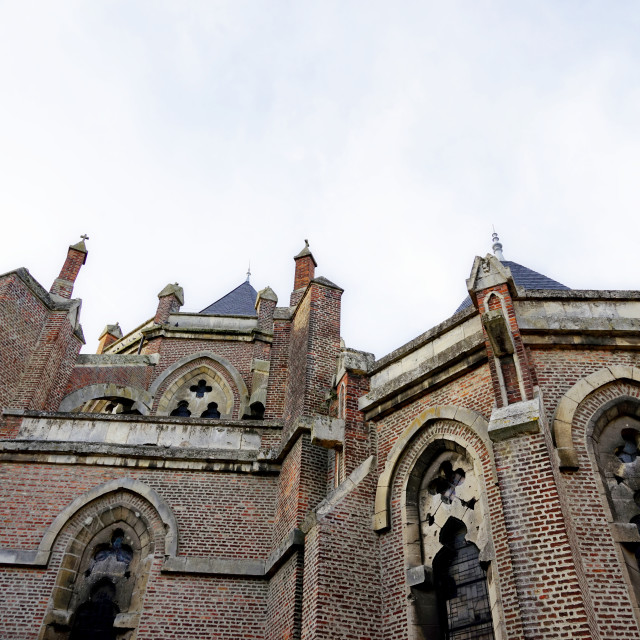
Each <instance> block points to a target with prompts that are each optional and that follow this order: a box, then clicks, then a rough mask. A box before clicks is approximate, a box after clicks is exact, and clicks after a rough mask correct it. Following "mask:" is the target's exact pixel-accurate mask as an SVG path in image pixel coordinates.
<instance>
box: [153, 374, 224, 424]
mask: <svg viewBox="0 0 640 640" xmlns="http://www.w3.org/2000/svg"><path fill="white" fill-rule="evenodd" d="M201 381H202V382H204V383H205V388H207V389H209V390H211V393H209V394H207V397H206V398H205V397H204V396H203V398H201V399H199V400H200V402H199V403H198V404H199V405H201V406H199V410H197V411H193V408H194V406H193V402H191V403H190V404H189V408H190V409H191V410H192V414H191V417H193V418H197V417H198V416H199V415H200V414H201V413H202V412H203V411H205V409H206V406H207V403H208V402H210V401H212V400H215V402H216V405H217V408H218V410H219V411H220V413H221V417H222V418H226V419H227V420H229V419H231V418H232V416H233V413H234V408H235V406H234V405H235V402H234V397H233V389H232V388H231V385H230V384H229V383H228V382H227V380H225V379H224V377H223V376H221V375H220V374H219V373H218V372H217V371H216V370H215V369H212V368H211V367H208V366H207V365H202V366H200V367H196V368H195V369H189V370H188V371H187V372H185V373H184V374H183V375H181V376H180V377H179V378H177V379H176V380H174V381H173V382H172V383H171V384H170V385H169V386H168V387H167V389H166V390H165V392H164V393H163V394H162V397H161V398H160V400H159V401H158V408H157V410H156V414H157V415H160V416H166V415H172V414H171V410H172V409H175V408H176V406H177V404H178V403H179V402H180V401H181V400H182V401H189V400H193V398H192V397H191V396H192V395H193V394H191V393H190V391H189V389H190V388H191V387H193V386H194V385H197V383H199V382H201ZM197 400H198V399H197V398H196V401H197Z"/></svg>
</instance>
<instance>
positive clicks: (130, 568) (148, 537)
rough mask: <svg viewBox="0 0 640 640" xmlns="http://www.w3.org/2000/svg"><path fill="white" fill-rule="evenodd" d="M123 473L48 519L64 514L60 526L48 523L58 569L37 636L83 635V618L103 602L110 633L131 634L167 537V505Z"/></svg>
mask: <svg viewBox="0 0 640 640" xmlns="http://www.w3.org/2000/svg"><path fill="white" fill-rule="evenodd" d="M124 480H125V481H124V482H123V481H114V482H109V483H106V484H105V485H101V486H100V487H96V488H94V489H93V490H91V491H90V492H88V493H87V494H85V495H83V496H81V497H80V498H79V499H77V500H76V501H74V502H73V503H71V504H70V505H69V506H68V507H67V509H65V510H64V511H63V512H62V513H61V514H60V516H59V518H57V519H56V521H54V524H55V525H57V524H59V522H60V521H61V520H62V517H66V519H65V521H64V522H63V523H62V526H60V527H57V526H56V527H50V530H49V532H48V533H51V534H53V530H54V529H57V532H56V534H55V540H53V541H52V545H51V552H52V554H53V557H54V558H55V563H54V567H55V566H58V570H57V576H56V581H55V585H54V587H53V590H52V593H51V598H50V601H49V606H48V608H47V613H46V615H45V618H44V621H43V624H42V628H41V631H40V636H39V638H40V639H41V640H67V639H68V638H70V637H74V638H75V637H85V635H83V631H84V634H86V633H87V628H86V626H85V625H86V624H87V623H89V624H90V625H93V624H94V620H93V619H92V617H91V608H92V607H93V608H94V609H95V607H96V606H97V607H98V610H99V611H100V612H102V613H104V607H105V604H107V606H108V608H109V610H110V612H111V615H110V616H108V619H107V621H106V625H107V627H104V628H108V629H109V630H112V633H113V634H114V635H113V637H114V638H115V637H117V638H122V639H124V638H130V637H132V636H131V634H132V633H134V630H135V628H136V627H137V624H138V620H139V617H140V613H141V611H142V601H143V596H144V593H145V589H146V583H147V579H148V577H149V572H150V569H151V564H152V563H154V562H155V563H156V564H157V565H158V566H160V565H161V563H162V559H163V557H164V555H165V553H166V551H167V544H169V546H173V545H172V541H169V542H167V535H166V530H167V529H170V528H171V525H170V523H169V526H168V523H167V521H166V520H167V514H166V512H165V513H164V514H161V512H160V511H166V509H165V507H166V505H163V503H162V501H160V502H158V499H157V494H156V495H155V496H154V495H153V493H155V492H153V490H152V489H150V488H149V487H146V490H145V485H142V483H135V481H128V480H130V479H124ZM150 492H153V493H150ZM152 501H153V502H155V503H156V504H155V505H154V504H153V502H152ZM157 506H159V507H160V509H158V508H157ZM45 537H46V536H45ZM163 543H164V544H163ZM163 547H164V548H163ZM174 550H175V549H174ZM105 589H106V591H105ZM105 593H106V594H107V595H106V601H105ZM96 594H98V595H97V596H96ZM96 597H97V598H98V599H97V600H94V598H96ZM87 614H89V617H88V618H87ZM103 622H104V620H103ZM78 628H80V629H81V631H80V636H77V634H78V631H79V629H78ZM92 628H93V627H92Z"/></svg>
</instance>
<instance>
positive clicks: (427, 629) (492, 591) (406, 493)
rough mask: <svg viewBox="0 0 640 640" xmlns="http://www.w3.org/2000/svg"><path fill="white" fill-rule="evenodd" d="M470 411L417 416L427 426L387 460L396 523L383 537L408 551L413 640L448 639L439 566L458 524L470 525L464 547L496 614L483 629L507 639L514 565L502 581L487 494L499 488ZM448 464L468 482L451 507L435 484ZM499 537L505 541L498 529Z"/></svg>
mask: <svg viewBox="0 0 640 640" xmlns="http://www.w3.org/2000/svg"><path fill="white" fill-rule="evenodd" d="M447 409H449V410H448V411H447ZM467 411H468V410H460V409H457V410H456V408H455V407H438V408H435V410H428V411H427V412H424V413H423V414H421V416H419V421H420V423H421V424H412V425H411V426H410V427H409V428H408V429H407V430H406V431H405V434H406V435H407V436H408V438H407V440H406V441H405V442H404V443H402V442H399V443H398V446H397V448H396V451H395V452H394V451H392V452H391V453H390V455H389V458H388V465H389V468H391V465H393V468H394V471H393V473H391V474H390V476H389V485H388V492H389V500H391V501H392V504H393V505H394V513H393V514H391V513H390V512H389V518H393V522H394V527H393V529H392V530H391V531H389V532H388V533H387V534H385V535H391V536H393V537H392V538H391V539H393V540H395V543H396V544H401V545H402V549H403V553H402V557H403V564H404V572H405V574H406V583H405V587H404V588H405V589H406V592H405V593H406V597H407V598H408V606H407V616H408V617H407V622H408V629H409V630H410V631H409V637H410V638H412V640H418V638H423V637H441V636H442V637H444V633H445V631H444V630H445V628H446V626H445V625H446V623H445V620H444V619H443V617H442V606H443V600H442V598H441V595H440V594H439V591H438V588H437V584H436V582H437V576H436V573H437V567H436V565H437V562H438V561H437V559H438V558H442V557H443V553H445V552H443V548H444V546H445V544H446V541H445V540H444V539H443V536H442V532H443V531H444V530H446V529H447V528H448V527H449V526H450V525H451V523H452V522H457V523H459V524H461V525H464V527H465V539H466V541H467V542H468V543H469V544H471V545H473V547H474V548H475V549H477V552H478V553H477V562H478V563H480V564H479V565H478V567H480V565H482V567H481V573H482V572H484V574H483V575H484V576H485V582H484V584H485V591H486V592H487V594H488V595H487V597H488V600H487V602H488V603H489V604H488V607H489V609H490V610H492V611H493V613H492V615H491V616H490V618H491V619H489V617H487V618H486V619H485V620H484V622H483V624H485V626H487V625H488V629H489V631H488V633H491V629H493V630H494V632H495V633H496V637H504V633H505V629H504V628H503V627H504V616H503V614H502V613H501V608H502V605H501V593H502V592H503V588H504V585H505V584H508V583H509V582H510V573H509V568H510V562H507V563H506V564H505V563H504V561H505V559H504V557H501V560H500V561H501V562H502V563H503V565H501V566H502V570H503V571H504V574H500V575H498V573H497V569H496V562H495V559H496V553H495V550H494V545H493V535H494V532H492V526H491V520H490V517H489V514H490V513H491V514H492V515H493V516H494V517H495V516H496V513H497V511H496V510H498V511H499V510H500V509H501V505H500V504H499V502H496V499H495V494H494V499H493V502H492V503H491V508H490V504H489V497H488V495H489V487H492V486H493V485H494V483H495V482H496V480H497V477H496V471H495V464H494V462H493V458H492V449H491V443H490V441H489V439H488V436H487V430H486V427H487V421H486V419H484V417H483V416H481V415H480V414H477V413H475V412H472V411H468V412H467ZM425 414H426V415H425ZM437 414H440V415H437ZM456 418H457V419H456ZM414 422H416V421H414ZM469 423H471V424H469ZM474 425H475V427H476V428H474ZM447 463H449V467H450V471H455V472H456V473H457V472H461V475H462V477H463V478H464V482H460V483H459V486H457V485H458V483H453V484H455V485H456V486H457V489H456V491H455V499H451V500H450V501H449V502H448V503H447V501H446V500H445V499H444V498H443V497H442V494H441V493H440V491H439V490H438V488H437V486H436V487H435V490H434V491H432V484H433V483H434V481H435V480H437V479H438V477H439V472H440V471H441V470H442V468H443V467H444V466H445V465H446V464H447ZM391 494H392V495H391ZM395 505H399V506H400V509H398V508H397V506H395ZM427 512H429V513H427ZM429 516H433V518H430V517H429ZM497 522H498V523H500V522H501V519H498V520H497ZM498 529H499V533H501V534H504V532H503V531H501V530H500V527H499V526H498ZM399 559H400V558H398V560H399ZM398 568H399V567H398ZM503 583H504V584H503ZM501 634H502V635H501ZM487 637H489V636H487Z"/></svg>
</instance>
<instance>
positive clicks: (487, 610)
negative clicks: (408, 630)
mask: <svg viewBox="0 0 640 640" xmlns="http://www.w3.org/2000/svg"><path fill="white" fill-rule="evenodd" d="M466 535H467V528H466V527H465V526H464V524H463V523H462V522H460V521H459V520H456V519H455V518H452V519H450V520H449V521H448V522H447V524H446V525H445V527H444V528H443V530H442V533H441V536H440V541H441V542H442V544H443V548H442V549H441V550H440V552H439V554H438V555H437V556H436V558H435V561H434V577H435V583H436V590H437V594H438V609H439V616H440V620H441V628H442V629H443V631H444V637H445V638H446V639H447V640H493V638H494V634H493V624H492V621H491V606H490V603H489V590H488V589H487V576H486V572H485V570H484V568H483V567H482V565H481V564H480V560H479V551H478V547H476V545H475V544H473V543H472V542H469V541H468V540H467V539H466Z"/></svg>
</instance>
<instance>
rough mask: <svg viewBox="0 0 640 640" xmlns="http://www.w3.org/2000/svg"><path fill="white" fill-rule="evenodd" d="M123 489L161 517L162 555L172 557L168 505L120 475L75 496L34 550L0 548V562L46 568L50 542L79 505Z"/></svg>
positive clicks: (174, 542)
mask: <svg viewBox="0 0 640 640" xmlns="http://www.w3.org/2000/svg"><path fill="white" fill-rule="evenodd" d="M122 489H124V490H126V491H130V492H131V493H136V494H138V495H140V496H142V497H143V498H145V500H147V501H148V502H149V503H150V504H151V505H153V507H154V508H155V510H156V511H157V513H158V515H159V516H160V519H161V520H162V522H163V523H164V525H165V529H166V535H165V541H164V544H165V550H164V552H165V555H166V556H175V555H177V553H178V523H177V521H176V519H175V516H174V515H173V512H172V511H171V508H170V507H169V505H168V504H167V503H166V502H165V501H164V499H163V498H162V497H161V496H160V494H158V493H157V492H156V491H155V490H154V489H152V488H151V487H150V486H148V485H146V484H144V483H142V482H140V481H138V480H134V479H133V478H120V479H118V480H110V481H109V482H105V483H104V484H101V485H99V486H97V487H94V488H93V489H90V490H89V491H87V492H86V493H84V494H82V495H81V496H78V497H77V498H76V499H75V500H74V501H73V502H71V503H70V504H69V505H67V506H66V507H65V508H64V509H63V510H62V511H61V512H60V513H59V514H58V516H57V517H56V518H55V520H54V521H53V522H52V523H51V524H50V525H49V528H48V529H47V531H46V532H45V534H44V536H43V537H42V540H41V541H40V544H39V545H38V549H37V550H36V551H24V550H19V549H0V565H2V564H5V565H6V564H8V565H30V566H34V567H46V566H47V564H48V563H49V558H50V557H51V550H52V549H53V544H54V542H55V540H56V538H57V536H58V534H59V533H60V531H61V530H62V527H64V525H65V524H66V523H67V522H68V521H69V519H70V518H71V517H72V516H73V515H74V514H75V513H76V512H77V511H79V510H80V509H82V507H84V506H85V505H87V504H89V503H90V502H92V501H94V500H97V499H98V498H101V497H102V496H104V495H106V494H108V493H113V492H115V491H118V490H122Z"/></svg>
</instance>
